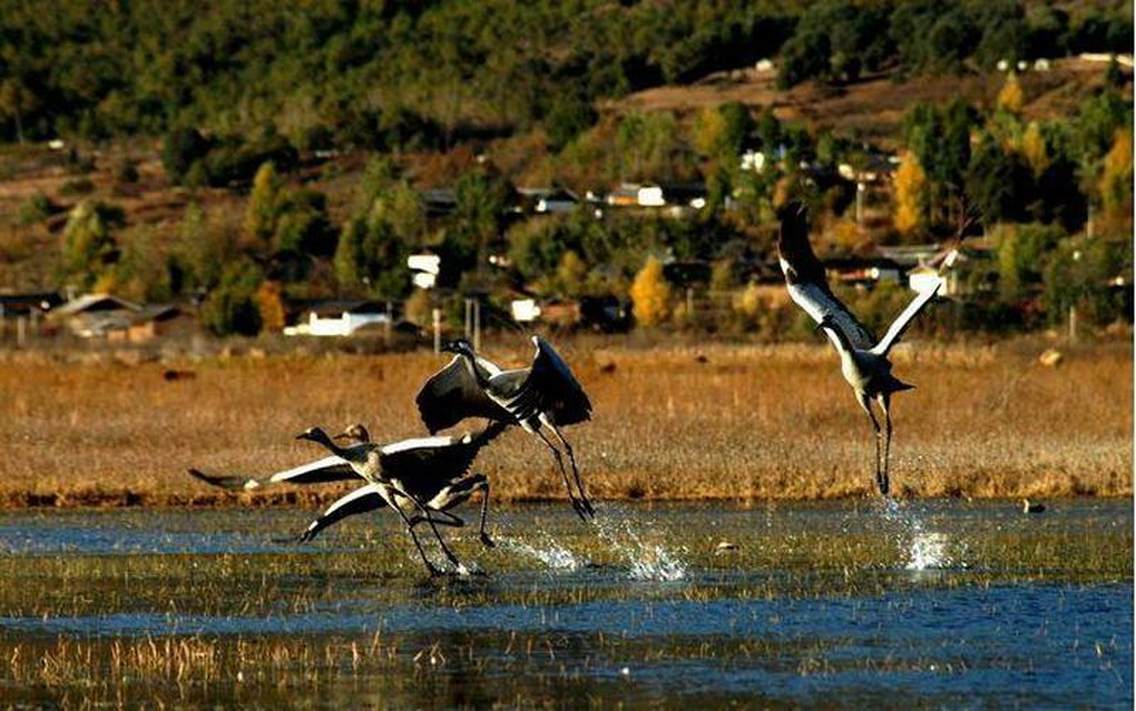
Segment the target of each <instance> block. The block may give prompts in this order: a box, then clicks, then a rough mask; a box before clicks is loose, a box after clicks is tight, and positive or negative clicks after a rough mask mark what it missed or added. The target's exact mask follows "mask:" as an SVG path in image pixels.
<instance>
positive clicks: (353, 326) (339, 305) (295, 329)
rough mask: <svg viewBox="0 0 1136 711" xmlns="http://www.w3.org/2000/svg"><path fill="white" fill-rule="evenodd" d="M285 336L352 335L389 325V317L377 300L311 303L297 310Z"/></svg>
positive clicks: (384, 307) (285, 328) (385, 307)
mask: <svg viewBox="0 0 1136 711" xmlns="http://www.w3.org/2000/svg"><path fill="white" fill-rule="evenodd" d="M294 313H295V319H294V322H293V324H292V325H290V326H285V327H284V335H285V336H341V337H342V336H351V335H354V334H355V333H356V332H357V331H358V330H359V329H361V328H363V327H365V326H370V325H372V324H383V325H385V324H388V323H390V321H391V315H390V312H389V311H388V307H387V305H386V304H382V303H379V302H378V301H363V300H357V301H338V300H337V301H313V302H308V303H306V304H304V305H303V306H301V307H300V308H298V309H297V310H296V311H295V312H294Z"/></svg>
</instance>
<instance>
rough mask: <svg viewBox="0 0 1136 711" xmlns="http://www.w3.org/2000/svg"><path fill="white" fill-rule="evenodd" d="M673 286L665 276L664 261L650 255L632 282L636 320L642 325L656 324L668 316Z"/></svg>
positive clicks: (633, 307) (632, 301)
mask: <svg viewBox="0 0 1136 711" xmlns="http://www.w3.org/2000/svg"><path fill="white" fill-rule="evenodd" d="M670 300H671V287H670V284H668V283H667V280H666V277H664V276H663V263H662V262H660V261H659V260H658V259H656V258H655V257H648V258H647V263H646V264H644V265H643V268H642V269H640V270H639V273H638V274H636V275H635V280H634V281H633V282H631V304H632V313H634V314H635V321H636V322H637V323H638V324H639V325H640V326H655V325H657V324H660V323H662V322H663V321H665V320H666V318H667V313H668V311H669V310H670Z"/></svg>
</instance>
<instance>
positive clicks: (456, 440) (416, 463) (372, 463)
mask: <svg viewBox="0 0 1136 711" xmlns="http://www.w3.org/2000/svg"><path fill="white" fill-rule="evenodd" d="M504 429H505V426H504V425H503V424H496V423H495V424H491V425H490V426H489V427H487V428H486V429H485V430H483V431H482V432H481V433H479V434H477V435H464V436H462V437H422V438H416V439H407V440H402V441H400V442H394V443H392V444H388V445H385V446H380V445H378V444H374V443H372V442H360V443H356V444H351V445H348V446H346V447H341V446H339V445H338V444H336V443H335V441H334V439H333V438H332V437H330V436H328V434H327V433H326V432H324V431H323V430H322V429H321V428H319V427H311V428H308V429H307V430H305V431H304V432H302V433H300V434H299V435H297V437H296V439H306V440H309V441H311V442H315V443H317V444H319V445H322V446H323V447H324V448H326V449H327V450H328V451H330V452H331V453H332V454H334V455H335V456H337V457H340V458H342V459H343V460H345V461H346V462H347V463H348V464H349V465H351V468H352V469H353V470H354V471H355V473H356V474H358V475H359V476H360V477H362V478H363V479H365V480H367V482H368V484H367V486H364V487H362V488H361V489H359V490H357V491H356V492H354V494H355V496H354V497H353V496H352V495H350V494H349V495H348V496H346V497H344V498H343V499H340V502H337V503H340V506H335V505H333V506H332V507H330V508H329V510H328V511H326V512H324V515H323V516H321V517H320V519H326V520H325V521H324V522H323V523H322V525H321V520H320V519H317V520H316V521H315V522H313V523H312V525H311V526H309V530H308V532H306V534H310V535H307V538H308V539H309V540H310V538H311V537H312V536H314V535H315V534H316V533H318V531H319V530H321V529H323V528H326V527H327V526H328V525H330V524H332V523H334V522H335V521H338V520H340V519H341V518H343V516H346V515H350V514H351V513H357V512H360V511H363V510H373V509H374V508H378V507H379V506H382V505H383V504H387V505H389V506H390V507H391V508H393V509H394V510H395V511H396V512H397V513H398V515H399V516H400V517H401V518H402V520H403V523H405V524H406V528H407V531H408V532H409V533H410V536H411V538H412V539H413V540H414V544H415V546H416V547H417V548H418V552H419V554H420V555H421V556H422V560H423V562H424V563H425V564H426V568H427V569H428V570H429V571H430V573H431V574H436V573H437V572H438V571H437V569H436V568H434V566H433V564H431V563H430V561H429V559H428V558H427V557H426V553H425V551H423V549H422V545H421V543H420V542H419V541H418V537H417V535H415V533H414V527H415V525H416V524H418V523H421V522H425V523H427V524H429V526H430V529H431V530H432V531H433V532H434V537H435V538H437V539H438V545H439V546H440V547H441V549H442V552H443V553H444V554H445V556H446V558H447V559H448V560H449V561H450V563H451V564H453V566H454V567H455V568H458V569H459V570H460V569H462V564H461V562H460V561H459V560H458V558H457V556H455V555H454V553H453V551H451V550H450V548H449V546H447V545H446V542H445V541H444V540H443V539H442V534H441V533H440V532H439V531H438V527H437V523H438V521H437V520H436V519H435V518H434V517H433V516H431V515H430V514H431V512H433V513H436V514H439V515H442V516H445V517H447V518H449V520H450V521H451V523H450V524H449V525H454V526H456V525H461V523H462V522H461V519H459V518H458V517H456V516H454V515H453V514H450V513H449V512H448V511H446V510H445V509H446V508H452V507H453V506H456V505H457V504H458V503H461V502H462V501H465V500H466V499H468V498H469V496H470V495H472V494H473V492H474V491H482V492H483V496H484V497H485V498H484V499H483V501H482V529H481V532H482V542H483V543H486V545H492V541H490V540H489V537H488V535H487V534H485V528H484V525H485V515H486V513H487V510H488V496H489V482H488V480H487V479H486V478H485V477H484V476H483V475H480V474H475V475H472V477H466V473H467V472H468V471H469V468H470V466H471V465H472V464H473V460H474V459H475V458H476V457H477V453H478V452H479V451H481V448H482V447H484V446H485V445H486V444H488V443H489V442H490V441H492V440H493V438H494V437H496V436H497V435H498V434H500V433H501V432H502V431H503V430H504ZM459 482H462V483H461V484H459ZM431 502H433V503H435V504H438V505H439V506H440V508H436V509H435V508H431V507H430V506H428V504H430V503H431ZM407 504H409V508H411V509H412V510H416V511H417V514H418V515H417V516H415V517H414V518H411V517H410V516H408V515H407V512H406V510H404V508H403V506H404V505H407ZM368 506H369V507H370V509H368ZM332 509H335V510H334V511H333V510H332ZM340 512H343V513H342V514H340Z"/></svg>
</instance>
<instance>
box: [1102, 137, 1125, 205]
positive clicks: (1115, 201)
mask: <svg viewBox="0 0 1136 711" xmlns="http://www.w3.org/2000/svg"><path fill="white" fill-rule="evenodd" d="M1097 190H1098V191H1099V192H1100V197H1101V204H1102V205H1103V206H1104V209H1105V213H1106V214H1108V215H1120V214H1131V212H1132V132H1131V131H1127V130H1123V129H1121V130H1118V131H1117V132H1116V136H1115V137H1114V138H1113V142H1112V148H1110V149H1109V151H1108V153H1106V154H1105V157H1104V165H1103V166H1102V168H1101V176H1100V182H1099V183H1098V185H1097Z"/></svg>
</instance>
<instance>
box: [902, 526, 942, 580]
mask: <svg viewBox="0 0 1136 711" xmlns="http://www.w3.org/2000/svg"><path fill="white" fill-rule="evenodd" d="M947 544H948V540H947V536H946V534H944V533H938V532H930V533H924V532H922V531H920V532H917V533H916V534H915V536H914V537H913V538H912V540H911V547H910V550H909V552H908V560H907V566H906V567H907V569H908V570H932V569H939V568H949V567H950V566H951V557H950V556H949V555H948V554H947Z"/></svg>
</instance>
